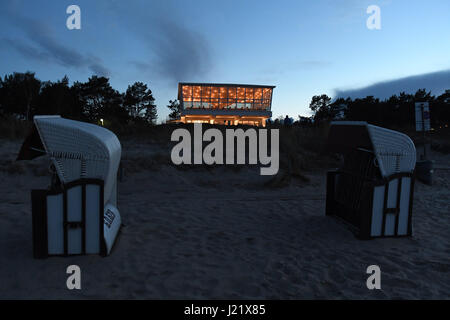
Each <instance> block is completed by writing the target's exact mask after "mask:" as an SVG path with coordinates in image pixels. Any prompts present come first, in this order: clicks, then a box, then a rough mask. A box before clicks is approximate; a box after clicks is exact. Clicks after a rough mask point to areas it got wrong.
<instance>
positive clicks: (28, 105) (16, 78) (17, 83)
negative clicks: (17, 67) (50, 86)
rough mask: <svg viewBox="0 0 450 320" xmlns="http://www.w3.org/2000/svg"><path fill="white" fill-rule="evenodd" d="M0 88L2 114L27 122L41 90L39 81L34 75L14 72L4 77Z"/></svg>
mask: <svg viewBox="0 0 450 320" xmlns="http://www.w3.org/2000/svg"><path fill="white" fill-rule="evenodd" d="M0 81H1V79H0ZM0 87H1V90H0V105H1V106H2V109H3V112H4V113H7V114H14V115H16V116H19V117H21V118H24V119H27V120H29V119H30V118H31V116H32V110H33V108H34V106H35V103H36V99H37V97H38V96H39V92H40V89H41V81H40V80H39V79H36V77H35V74H34V73H32V72H26V73H19V72H14V73H13V74H12V75H6V76H5V77H4V79H3V81H1V85H0Z"/></svg>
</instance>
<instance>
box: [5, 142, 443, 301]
mask: <svg viewBox="0 0 450 320" xmlns="http://www.w3.org/2000/svg"><path fill="white" fill-rule="evenodd" d="M20 144H21V141H19V140H17V141H6V140H1V141H0V150H1V159H2V160H1V161H2V162H1V163H0V180H1V181H2V183H1V184H0V262H1V263H0V299H449V298H450V276H449V275H450V210H449V209H450V171H449V169H448V168H449V164H450V155H448V154H447V155H445V154H440V153H436V152H433V153H432V155H431V158H432V159H435V160H436V165H435V166H436V168H437V169H436V170H435V176H434V184H433V185H432V186H427V185H424V184H422V183H420V182H417V183H416V186H415V194H414V204H413V237H411V238H401V239H400V238H399V239H394V238H390V239H376V240H370V241H360V240H358V239H356V238H355V236H354V235H353V234H352V233H351V231H350V230H349V229H348V227H347V226H345V225H344V224H342V223H341V222H339V221H337V220H335V219H334V218H331V217H326V216H325V191H326V188H325V182H326V169H322V170H319V169H314V170H309V171H306V172H304V175H305V176H306V177H307V178H309V182H306V181H303V180H300V179H295V178H294V179H292V180H291V181H290V183H289V184H288V185H286V186H281V187H269V186H267V180H269V179H270V177H263V176H260V175H259V169H257V168H251V167H244V166H242V167H232V168H230V167H214V168H213V167H211V168H204V167H191V168H177V167H175V166H172V165H168V164H166V163H165V162H164V161H165V160H167V157H169V151H168V150H167V149H165V148H164V147H163V146H160V145H156V144H151V143H144V142H140V143H137V142H132V141H127V140H126V141H122V145H123V155H122V163H123V168H124V176H123V179H122V181H121V182H120V183H119V205H118V206H119V209H120V212H121V215H122V220H123V223H124V226H123V227H122V229H121V234H120V236H119V237H118V241H117V242H116V244H115V246H114V248H113V251H112V253H111V255H110V256H108V257H105V258H102V257H100V256H79V257H68V258H60V257H58V258H55V257H54V258H48V259H45V260H35V259H33V256H32V240H31V237H32V233H31V199H30V190H31V189H33V188H42V187H45V186H47V185H48V184H49V177H48V176H47V171H46V167H47V163H48V162H47V161H48V160H47V159H45V158H42V159H35V160H33V161H28V162H21V163H15V162H14V161H13V160H14V158H15V157H16V156H17V152H18V151H19V149H20ZM71 264H76V265H79V266H80V268H81V272H82V275H81V276H82V289H81V290H68V289H67V288H66V279H67V276H68V275H67V274H66V268H67V266H69V265H71ZM373 264H375V265H378V266H380V268H381V288H382V289H381V290H368V289H367V287H366V279H367V277H368V276H369V275H368V274H366V268H367V267H368V266H369V265H373Z"/></svg>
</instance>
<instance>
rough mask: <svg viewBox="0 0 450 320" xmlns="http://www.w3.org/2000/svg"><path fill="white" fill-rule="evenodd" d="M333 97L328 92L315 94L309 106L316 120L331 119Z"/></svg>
mask: <svg viewBox="0 0 450 320" xmlns="http://www.w3.org/2000/svg"><path fill="white" fill-rule="evenodd" d="M330 102H331V98H330V97H329V96H327V95H326V94H323V95H321V96H313V97H312V99H311V103H310V104H309V108H310V109H311V111H312V112H313V113H314V120H315V121H318V122H319V121H322V120H330V119H332V118H333V114H332V112H331V108H330Z"/></svg>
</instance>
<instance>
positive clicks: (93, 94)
mask: <svg viewBox="0 0 450 320" xmlns="http://www.w3.org/2000/svg"><path fill="white" fill-rule="evenodd" d="M73 89H74V90H75V92H76V94H77V96H78V98H79V100H80V101H81V102H82V104H83V115H84V116H85V117H86V118H87V119H89V121H92V122H98V121H99V120H100V119H108V120H111V121H112V120H114V121H119V122H126V121H127V120H128V114H127V111H126V109H125V108H123V96H122V95H121V94H120V93H119V92H118V91H117V90H115V89H113V88H112V87H111V85H110V84H109V79H108V78H105V77H98V76H92V77H90V78H89V80H88V82H86V83H80V82H75V83H74V84H73Z"/></svg>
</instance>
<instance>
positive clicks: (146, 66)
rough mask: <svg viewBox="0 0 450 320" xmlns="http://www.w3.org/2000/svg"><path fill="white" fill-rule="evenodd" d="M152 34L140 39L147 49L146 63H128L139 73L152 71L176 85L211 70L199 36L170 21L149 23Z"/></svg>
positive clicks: (206, 47)
mask: <svg viewBox="0 0 450 320" xmlns="http://www.w3.org/2000/svg"><path fill="white" fill-rule="evenodd" d="M153 23H154V25H153V26H152V32H151V33H147V32H144V33H143V34H141V35H142V37H143V38H144V39H145V43H146V45H147V47H148V48H149V51H150V53H151V54H150V55H151V57H150V58H149V60H148V61H149V62H142V61H131V63H132V64H133V65H134V66H135V67H136V68H138V69H140V70H142V69H143V70H147V71H151V72H156V73H157V74H158V75H160V76H161V77H163V78H165V79H167V80H169V81H171V82H173V83H176V82H180V81H191V80H192V79H195V78H197V77H204V76H205V74H206V73H207V72H208V71H210V69H211V47H210V44H209V42H208V41H207V40H206V38H204V37H203V36H202V35H201V34H200V33H198V32H196V31H194V30H190V29H188V28H185V27H183V26H182V25H180V24H179V23H178V22H176V21H174V20H172V19H171V18H167V19H164V18H159V19H156V20H154V21H153Z"/></svg>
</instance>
